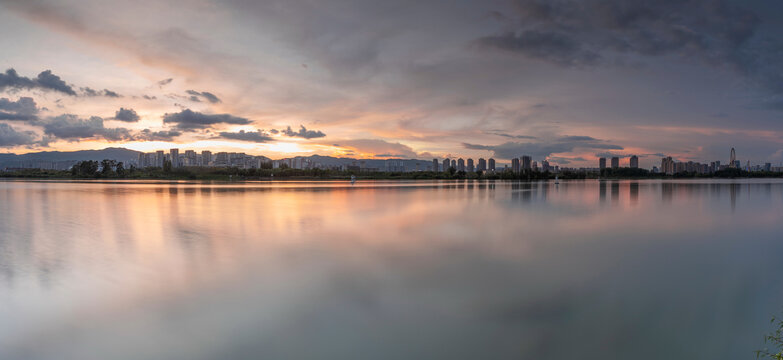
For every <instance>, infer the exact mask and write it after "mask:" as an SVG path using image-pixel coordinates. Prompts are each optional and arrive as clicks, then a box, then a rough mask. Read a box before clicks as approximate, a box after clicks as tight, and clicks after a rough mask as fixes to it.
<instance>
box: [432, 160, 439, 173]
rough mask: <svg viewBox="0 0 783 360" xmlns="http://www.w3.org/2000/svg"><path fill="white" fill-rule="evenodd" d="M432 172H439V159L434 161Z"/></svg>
mask: <svg viewBox="0 0 783 360" xmlns="http://www.w3.org/2000/svg"><path fill="white" fill-rule="evenodd" d="M432 171H434V172H438V159H432Z"/></svg>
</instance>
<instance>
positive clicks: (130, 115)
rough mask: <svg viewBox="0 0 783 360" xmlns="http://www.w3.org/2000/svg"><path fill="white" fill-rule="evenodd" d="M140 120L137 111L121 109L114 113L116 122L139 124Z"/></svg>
mask: <svg viewBox="0 0 783 360" xmlns="http://www.w3.org/2000/svg"><path fill="white" fill-rule="evenodd" d="M139 119H141V118H140V117H139V114H137V113H136V110H133V109H126V108H120V109H119V110H117V112H116V113H114V120H119V121H125V122H137V121H139Z"/></svg>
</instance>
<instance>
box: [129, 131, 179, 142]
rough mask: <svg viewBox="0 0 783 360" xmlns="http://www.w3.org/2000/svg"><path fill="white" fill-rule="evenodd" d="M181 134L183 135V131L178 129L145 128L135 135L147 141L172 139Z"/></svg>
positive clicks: (136, 137) (137, 138)
mask: <svg viewBox="0 0 783 360" xmlns="http://www.w3.org/2000/svg"><path fill="white" fill-rule="evenodd" d="M180 135H182V132H179V131H176V130H164V131H152V130H150V129H144V130H142V131H140V132H139V133H138V134H136V135H135V139H136V140H145V141H171V140H174V138H175V137H177V136H180Z"/></svg>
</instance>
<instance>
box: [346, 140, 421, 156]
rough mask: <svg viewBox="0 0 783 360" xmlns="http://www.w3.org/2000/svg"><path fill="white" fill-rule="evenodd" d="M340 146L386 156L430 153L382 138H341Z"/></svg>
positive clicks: (357, 151)
mask: <svg viewBox="0 0 783 360" xmlns="http://www.w3.org/2000/svg"><path fill="white" fill-rule="evenodd" d="M340 147H343V148H347V149H350V150H353V151H354V152H356V153H359V154H383V155H387V156H386V157H394V158H408V159H413V158H417V157H420V156H429V154H426V153H423V154H419V153H416V151H414V150H413V149H412V148H411V147H410V146H408V145H405V144H401V143H393V142H388V141H385V140H381V139H354V140H340Z"/></svg>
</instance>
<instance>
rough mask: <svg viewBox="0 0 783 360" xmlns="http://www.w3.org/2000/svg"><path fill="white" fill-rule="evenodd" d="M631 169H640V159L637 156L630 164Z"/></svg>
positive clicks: (634, 156)
mask: <svg viewBox="0 0 783 360" xmlns="http://www.w3.org/2000/svg"><path fill="white" fill-rule="evenodd" d="M629 165H630V166H631V169H638V168H639V157H638V156H636V155H633V156H631V161H630V164H629Z"/></svg>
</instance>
